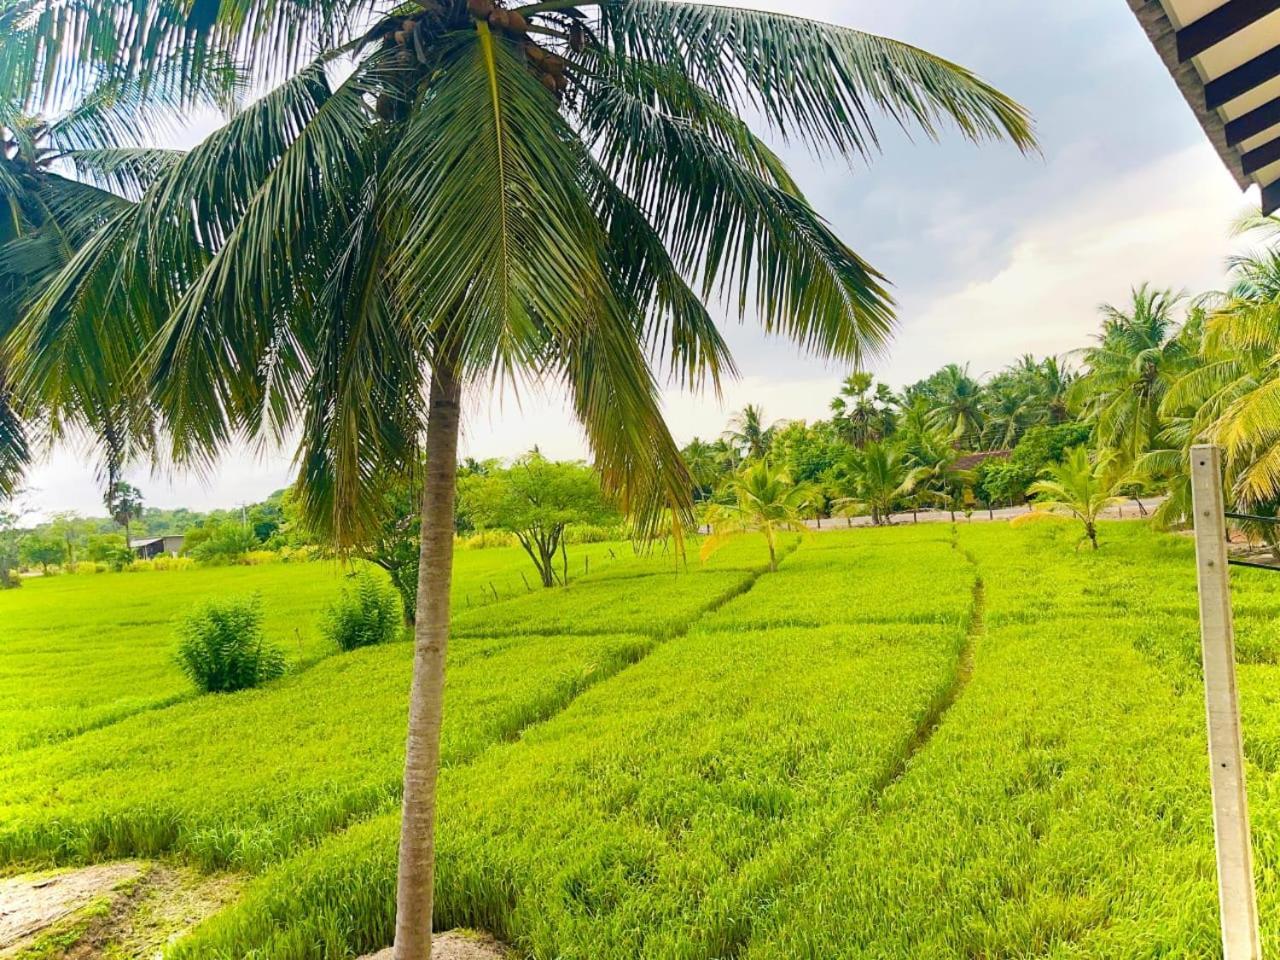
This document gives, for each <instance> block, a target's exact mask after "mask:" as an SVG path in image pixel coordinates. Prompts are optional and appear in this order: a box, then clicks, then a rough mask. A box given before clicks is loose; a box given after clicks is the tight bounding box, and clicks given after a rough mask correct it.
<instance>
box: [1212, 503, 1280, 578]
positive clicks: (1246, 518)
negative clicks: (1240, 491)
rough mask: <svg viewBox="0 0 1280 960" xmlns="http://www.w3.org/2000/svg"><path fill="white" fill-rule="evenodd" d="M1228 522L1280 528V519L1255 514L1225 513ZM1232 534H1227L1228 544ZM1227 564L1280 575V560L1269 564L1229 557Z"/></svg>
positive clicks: (1271, 561)
mask: <svg viewBox="0 0 1280 960" xmlns="http://www.w3.org/2000/svg"><path fill="white" fill-rule="evenodd" d="M1223 516H1225V517H1226V518H1227V519H1228V520H1235V521H1238V522H1241V523H1261V524H1265V525H1268V526H1272V527H1275V526H1280V517H1263V516H1259V515H1258V514H1255V513H1225V514H1223ZM1230 537H1231V534H1230V533H1228V534H1227V539H1228V542H1230ZM1227 563H1229V564H1230V565H1231V566H1233V567H1249V568H1250V569H1253V570H1272V571H1275V572H1276V573H1280V560H1276V559H1272V560H1270V561H1269V562H1268V561H1264V560H1259V559H1255V558H1251V557H1232V556H1228V557H1227Z"/></svg>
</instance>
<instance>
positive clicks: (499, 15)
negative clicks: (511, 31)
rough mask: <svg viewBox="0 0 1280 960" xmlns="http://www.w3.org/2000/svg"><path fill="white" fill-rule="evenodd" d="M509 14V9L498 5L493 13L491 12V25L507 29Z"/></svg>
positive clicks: (498, 28) (499, 28)
mask: <svg viewBox="0 0 1280 960" xmlns="http://www.w3.org/2000/svg"><path fill="white" fill-rule="evenodd" d="M508 16H510V14H508V13H507V11H505V10H503V9H502V8H501V7H498V8H497V9H495V10H494V11H493V13H491V14H489V26H491V27H493V28H495V29H497V30H506V29H507V17H508Z"/></svg>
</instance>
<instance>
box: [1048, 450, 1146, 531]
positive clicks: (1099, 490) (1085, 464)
mask: <svg viewBox="0 0 1280 960" xmlns="http://www.w3.org/2000/svg"><path fill="white" fill-rule="evenodd" d="M1115 462H1116V461H1115V456H1114V455H1113V454H1111V453H1104V454H1100V455H1098V456H1097V457H1095V458H1091V457H1090V456H1089V451H1087V450H1086V449H1085V448H1084V447H1076V448H1075V449H1074V450H1071V451H1069V452H1068V453H1067V456H1066V459H1065V460H1063V462H1062V463H1055V464H1050V465H1049V466H1048V467H1046V468H1045V470H1044V477H1045V479H1043V480H1038V481H1036V482H1035V483H1033V484H1032V485H1031V491H1030V492H1031V493H1032V494H1033V495H1034V496H1036V497H1037V500H1036V508H1037V509H1039V510H1062V511H1065V512H1066V513H1069V514H1071V515H1072V516H1073V517H1075V518H1076V519H1077V520H1079V521H1080V522H1081V523H1083V524H1084V539H1085V540H1088V541H1089V543H1090V544H1091V545H1092V546H1093V549H1095V550H1097V549H1098V517H1099V516H1101V515H1102V512H1103V511H1104V510H1106V509H1107V508H1108V507H1113V506H1115V505H1116V504H1118V503H1123V502H1124V497H1122V496H1120V495H1119V492H1120V490H1121V488H1122V487H1123V485H1124V478H1122V477H1120V476H1118V475H1117V472H1116V469H1115ZM1081 542H1083V541H1081Z"/></svg>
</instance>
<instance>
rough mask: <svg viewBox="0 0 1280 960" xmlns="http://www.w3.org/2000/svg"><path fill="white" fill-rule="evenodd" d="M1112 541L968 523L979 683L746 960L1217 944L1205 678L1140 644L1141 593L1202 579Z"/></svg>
mask: <svg viewBox="0 0 1280 960" xmlns="http://www.w3.org/2000/svg"><path fill="white" fill-rule="evenodd" d="M1107 534H1108V535H1107V536H1106V537H1105V538H1104V539H1105V541H1106V550H1105V551H1104V552H1103V553H1102V554H1101V555H1099V556H1095V555H1093V554H1092V553H1086V552H1081V553H1080V554H1075V553H1073V552H1072V551H1071V550H1070V545H1069V540H1063V539H1062V538H1061V537H1060V536H1058V535H1057V534H1056V532H1054V531H1049V532H1041V531H1036V532H1030V533H1020V532H1014V531H1009V530H1007V529H1005V528H994V527H973V528H964V529H962V530H961V543H962V545H963V546H964V547H965V548H966V549H969V550H971V551H973V553H974V554H975V556H976V559H977V560H978V562H979V565H980V567H981V569H982V571H983V576H984V580H985V582H986V584H987V587H988V589H987V606H986V616H985V622H986V630H985V633H984V634H983V636H982V637H981V638H980V640H979V642H978V645H977V656H976V664H975V670H974V674H973V679H972V682H971V683H970V685H969V686H968V687H967V689H966V691H965V693H964V695H963V696H962V697H961V698H960V699H959V700H958V702H957V703H956V704H955V706H954V708H953V709H952V710H951V712H950V713H949V714H948V716H947V719H946V721H945V723H944V724H943V725H942V726H941V727H940V728H939V730H938V732H937V734H936V735H935V737H934V738H933V739H932V740H931V741H930V744H929V747H928V749H927V750H924V751H922V752H921V753H920V754H919V755H918V756H917V757H916V758H915V760H914V761H913V763H912V764H911V765H910V767H909V768H908V770H907V772H906V775H905V776H904V777H903V778H902V780H901V781H899V782H898V783H896V784H895V785H894V786H893V787H892V788H890V790H889V791H888V792H887V793H886V795H885V798H884V802H883V804H882V806H881V808H880V810H879V811H878V813H877V815H876V816H875V817H874V818H872V819H871V820H869V821H862V822H855V823H854V824H853V825H852V826H850V827H849V828H848V829H845V830H843V831H841V832H840V834H839V835H838V836H837V837H836V838H835V839H834V840H833V842H832V843H831V844H830V847H829V848H828V850H827V853H826V855H825V856H824V857H822V858H821V859H819V860H817V861H816V862H814V863H813V864H812V866H811V870H810V872H809V874H808V876H807V877H806V878H805V879H803V880H801V881H800V882H799V883H797V884H796V885H795V886H794V887H793V888H792V889H791V890H790V891H789V892H788V894H787V896H786V898H785V905H784V906H783V907H782V908H781V909H779V910H778V911H776V913H775V914H774V915H773V917H772V918H771V920H770V922H769V923H768V925H767V928H766V929H762V930H761V931H759V932H758V934H757V937H756V939H755V941H754V942H753V944H752V949H751V950H750V951H748V952H747V954H746V956H747V957H748V958H752V960H754V958H761V960H763V958H766V957H782V956H785V957H788V958H796V960H801V958H819V957H821V958H872V957H874V958H903V960H905V958H915V957H924V956H929V957H1015V956H1016V957H1023V956H1035V957H1090V958H1096V957H1113V958H1125V960H1129V958H1138V957H1188V958H1189V957H1205V956H1212V955H1214V951H1215V938H1216V933H1215V927H1214V921H1215V899H1214V885H1213V874H1212V863H1213V861H1212V853H1213V850H1212V830H1211V827H1210V821H1209V819H1208V813H1209V811H1208V799H1209V798H1208V790H1207V778H1206V777H1205V770H1204V760H1203V756H1202V752H1203V749H1204V748H1203V732H1202V723H1203V719H1202V706H1201V701H1200V695H1199V690H1198V689H1197V688H1196V687H1195V686H1194V685H1188V686H1187V687H1186V688H1184V689H1183V691H1182V692H1181V693H1180V692H1179V691H1178V689H1176V687H1175V685H1172V684H1170V683H1169V678H1168V677H1167V676H1166V675H1165V674H1164V673H1163V672H1162V670H1161V668H1160V666H1159V665H1158V663H1156V662H1154V661H1153V660H1152V659H1150V658H1148V657H1145V656H1144V655H1143V653H1141V652H1140V651H1139V650H1138V648H1137V646H1136V645H1135V631H1134V627H1135V625H1136V623H1137V621H1136V620H1135V619H1134V618H1133V616H1132V613H1133V607H1134V605H1135V604H1136V603H1137V602H1138V598H1139V597H1148V598H1151V600H1152V601H1154V603H1155V604H1157V605H1160V606H1162V607H1163V608H1164V609H1165V611H1166V615H1171V614H1172V611H1173V610H1174V609H1175V608H1181V607H1184V606H1185V605H1186V602H1187V593H1186V583H1185V582H1183V581H1182V580H1180V579H1179V578H1177V577H1176V576H1175V577H1173V578H1172V579H1170V578H1168V577H1164V576H1162V574H1163V573H1165V572H1166V571H1164V570H1162V569H1161V564H1160V563H1159V562H1158V560H1159V554H1160V548H1159V545H1158V542H1157V541H1156V540H1155V539H1154V538H1152V537H1151V536H1150V535H1149V534H1147V533H1146V532H1145V531H1141V530H1135V529H1124V530H1122V529H1120V528H1112V529H1109V530H1108V531H1107ZM1189 569H1191V568H1189ZM1190 598H1191V603H1192V604H1194V594H1191V597H1190ZM939 903H946V904H948V908H947V909H939ZM814 917H821V918H822V919H821V921H820V922H814V920H813V918H814Z"/></svg>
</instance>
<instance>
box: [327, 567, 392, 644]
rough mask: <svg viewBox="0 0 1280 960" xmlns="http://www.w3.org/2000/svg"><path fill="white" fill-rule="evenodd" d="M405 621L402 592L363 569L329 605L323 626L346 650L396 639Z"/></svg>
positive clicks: (328, 634)
mask: <svg viewBox="0 0 1280 960" xmlns="http://www.w3.org/2000/svg"><path fill="white" fill-rule="evenodd" d="M403 625H404V617H403V616H402V613H401V605H400V595H399V594H398V593H397V592H396V589H395V588H394V587H393V586H391V585H390V584H389V583H386V582H384V581H382V580H379V579H378V578H377V577H374V576H373V575H372V574H371V573H369V572H367V571H365V572H362V573H359V574H357V575H356V576H355V578H354V579H353V580H352V582H351V585H350V586H349V587H347V588H346V589H344V590H343V591H342V596H340V597H339V598H338V600H337V601H336V602H335V603H334V604H333V606H331V607H330V608H329V612H328V614H327V615H326V616H325V620H324V624H323V630H324V634H325V636H327V637H328V638H329V639H331V640H332V641H333V642H334V643H336V644H337V645H338V646H339V647H340V648H341V649H343V650H356V649H359V648H360V647H372V646H374V645H375V644H379V643H390V642H391V641H392V640H395V639H396V637H397V635H398V634H399V633H400V629H401V627H402V626H403Z"/></svg>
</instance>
